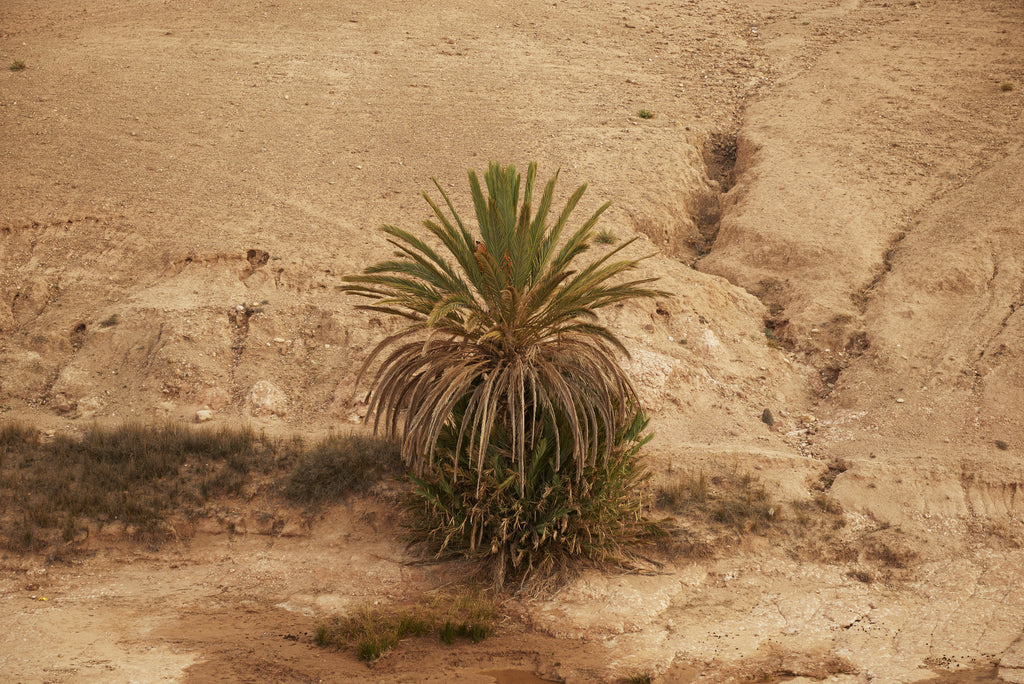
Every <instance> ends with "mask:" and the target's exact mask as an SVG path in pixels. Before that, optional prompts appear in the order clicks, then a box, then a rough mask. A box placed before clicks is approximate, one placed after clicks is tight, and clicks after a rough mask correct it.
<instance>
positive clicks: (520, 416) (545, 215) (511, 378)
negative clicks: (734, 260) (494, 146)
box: [341, 163, 667, 489]
mask: <svg viewBox="0 0 1024 684" xmlns="http://www.w3.org/2000/svg"><path fill="white" fill-rule="evenodd" d="M536 175H537V168H536V165H535V164H530V166H529V169H528V171H527V174H526V179H525V183H523V182H522V178H521V176H520V174H519V173H518V172H517V171H516V168H515V167H514V166H511V165H510V166H504V167H503V166H500V165H499V164H496V163H492V164H491V165H490V166H489V168H488V171H487V173H486V174H484V184H483V185H481V183H480V179H479V178H478V177H477V175H476V173H474V172H473V171H470V172H469V186H470V193H471V196H472V200H473V209H474V213H475V217H476V221H477V230H478V232H477V233H476V234H473V233H472V232H471V231H470V230H469V229H468V228H467V226H466V225H465V224H464V222H463V221H462V219H461V217H460V216H459V214H458V212H457V211H456V209H455V206H454V204H453V202H452V201H451V198H450V197H449V196H448V195H447V193H445V191H444V190H443V189H442V187H441V185H440V183H438V182H437V180H436V179H435V180H434V185H435V186H436V188H437V189H438V191H440V193H441V197H442V199H443V203H442V204H438V203H436V202H434V201H433V200H432V199H431V198H430V197H429V196H428V195H427V194H426V193H424V194H423V197H424V198H425V199H426V201H427V203H428V204H429V206H430V208H431V210H432V212H433V217H432V219H430V220H427V221H424V224H423V225H424V227H425V228H426V229H427V231H428V232H429V233H430V234H431V235H432V236H433V237H434V238H436V239H437V241H438V242H439V243H440V246H441V247H442V248H443V249H441V250H438V249H435V248H434V247H432V246H431V245H430V244H428V243H427V242H426V241H424V240H423V239H421V238H419V237H416V236H415V235H413V234H412V233H411V232H409V231H405V230H402V229H400V228H397V227H395V226H383V227H382V230H383V231H384V232H385V233H386V234H387V235H388V236H389V242H390V243H391V244H392V245H393V246H394V248H395V249H396V253H395V255H394V256H393V258H391V259H388V260H385V261H382V262H380V263H378V264H375V265H373V266H370V267H369V268H367V269H366V270H365V271H364V272H363V273H362V274H360V275H352V276H347V277H345V278H344V281H345V283H346V284H345V285H343V286H342V288H341V289H342V290H343V291H345V292H347V293H348V294H352V295H358V296H362V297H367V298H370V299H371V300H373V301H372V303H369V304H365V305H361V306H359V307H358V308H361V309H367V310H371V311H376V312H381V313H386V314H389V315H394V316H399V317H402V318H405V319H406V320H407V321H408V322H407V327H406V328H404V329H403V330H401V331H399V332H398V333H396V334H394V335H391V336H389V337H387V338H385V339H384V340H383V341H382V342H381V343H380V344H378V345H377V347H376V348H375V349H374V350H373V351H372V352H371V354H370V356H369V358H368V359H367V360H366V363H365V364H364V366H363V371H362V372H363V373H365V372H366V371H367V370H368V369H369V368H370V367H371V366H372V365H373V364H375V363H376V362H377V359H378V358H380V361H379V365H377V366H376V370H375V372H374V375H373V379H372V381H371V386H370V393H369V398H368V401H369V411H370V414H371V415H372V416H373V421H374V425H375V428H377V429H383V430H384V431H385V432H386V433H388V434H389V435H392V436H395V437H400V439H401V445H402V453H403V456H404V457H405V459H406V462H407V463H408V464H409V465H410V466H411V467H412V468H413V470H414V471H415V472H416V473H417V474H422V473H423V472H424V470H425V469H426V468H428V467H432V466H433V465H434V461H435V457H436V454H437V448H436V446H437V444H438V441H439V439H440V438H441V435H442V432H443V431H445V430H449V431H451V434H453V435H455V436H456V437H457V439H456V444H455V448H454V452H452V453H450V454H448V456H449V457H451V458H453V459H454V460H455V461H458V459H459V458H460V457H462V455H463V454H466V455H468V456H469V457H470V460H471V462H474V463H475V464H476V469H477V474H478V477H479V476H480V474H481V473H482V472H483V469H484V468H485V465H486V461H487V458H488V456H487V455H488V450H489V449H491V448H492V447H493V446H494V445H493V439H494V436H495V435H496V434H499V433H500V434H502V435H505V436H506V441H507V442H508V444H507V447H506V451H507V454H506V456H507V458H508V459H509V461H510V465H511V466H512V467H513V469H514V471H515V472H517V473H518V476H517V477H518V480H519V487H520V489H522V488H523V486H524V482H523V481H524V479H525V478H526V477H527V475H528V472H530V469H531V468H532V458H531V455H532V454H535V453H548V452H550V449H548V448H546V447H545V448H543V449H539V451H538V447H539V446H540V443H539V442H538V440H549V439H550V440H553V441H555V442H558V444H557V448H555V449H554V452H555V459H556V464H555V469H556V470H557V469H558V468H560V467H561V464H562V462H563V461H565V460H569V461H571V462H572V464H573V466H574V472H575V473H576V476H577V477H579V476H580V474H581V473H582V472H583V471H584V466H588V465H590V466H592V465H594V464H596V463H598V462H600V461H601V460H602V459H603V458H606V457H607V454H608V451H609V449H610V448H611V445H612V444H615V443H616V441H615V434H616V432H617V431H619V430H621V429H622V427H623V426H626V425H630V424H632V423H633V422H634V417H635V413H636V410H637V409H636V408H635V407H637V406H638V402H637V396H636V391H635V390H634V388H633V386H632V384H631V383H630V381H629V378H628V377H627V376H626V375H625V373H624V372H623V371H622V369H621V368H620V366H619V365H618V362H617V360H616V355H617V354H619V353H625V352H626V350H625V348H624V346H623V345H622V343H621V342H620V341H619V340H618V338H617V337H616V336H615V335H614V334H613V333H612V332H611V331H609V330H608V329H607V328H606V327H604V326H603V325H601V324H600V323H599V322H598V320H597V315H596V312H597V311H598V310H599V309H601V308H603V307H606V306H610V305H613V304H618V303H621V302H625V301H629V300H632V299H646V298H652V297H661V296H667V293H665V292H662V291H660V290H657V289H654V288H653V287H651V284H652V282H653V279H650V278H640V279H634V280H628V275H629V273H631V272H632V271H634V270H635V269H636V267H637V265H638V263H639V260H638V259H628V258H623V257H622V256H621V253H622V250H623V249H625V248H626V246H628V245H629V244H630V242H625V243H623V244H621V245H619V246H617V247H616V248H615V249H613V250H610V251H608V252H606V253H605V254H603V255H602V256H601V257H599V258H597V259H594V260H592V261H591V262H589V263H586V264H583V265H580V266H578V267H577V266H574V264H575V263H576V261H577V259H578V258H579V257H580V256H581V255H583V254H584V253H585V252H586V251H587V250H588V249H589V246H590V242H591V239H592V238H593V236H594V226H595V225H596V224H597V222H598V219H599V218H600V217H601V215H602V214H603V213H604V211H605V210H606V209H607V208H608V205H607V204H605V205H602V206H601V207H599V208H598V209H597V210H596V211H595V212H594V213H593V214H592V215H591V216H590V217H589V218H588V219H587V220H586V221H584V222H583V223H582V224H581V225H580V226H579V227H578V228H576V229H575V230H571V231H569V230H567V226H568V225H569V223H570V220H571V217H572V213H573V211H574V209H575V208H576V206H577V205H578V204H579V202H580V200H581V199H582V197H583V194H584V192H585V191H586V186H585V185H583V186H580V187H579V188H578V189H577V190H576V191H575V192H574V193H573V194H572V195H571V196H570V197H569V199H568V201H567V202H566V204H565V206H564V207H563V208H562V210H561V211H560V212H559V213H558V214H557V216H554V217H553V214H552V205H553V204H554V197H555V186H556V181H557V174H555V176H554V177H552V178H551V179H550V180H548V182H547V183H546V184H545V185H544V189H543V191H542V193H541V196H540V200H539V202H538V203H537V206H536V211H534V199H535V197H534V193H535V185H536ZM521 191H522V192H521ZM446 210H447V211H446ZM552 218H553V223H552V222H551V221H552ZM381 355H383V356H381ZM361 377H362V373H361ZM545 426H546V427H545Z"/></svg>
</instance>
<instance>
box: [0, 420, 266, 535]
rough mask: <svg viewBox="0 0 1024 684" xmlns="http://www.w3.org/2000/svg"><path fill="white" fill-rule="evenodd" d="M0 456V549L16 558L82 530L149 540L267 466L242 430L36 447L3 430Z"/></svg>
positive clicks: (107, 432) (85, 439)
mask: <svg viewBox="0 0 1024 684" xmlns="http://www.w3.org/2000/svg"><path fill="white" fill-rule="evenodd" d="M0 451H2V453H3V459H2V461H0V511H2V513H0V547H4V548H7V549H9V550H12V551H20V552H25V551H42V550H45V549H51V550H52V549H54V548H60V547H63V546H66V545H68V544H69V543H71V542H72V541H73V540H75V539H76V538H78V537H80V536H81V535H82V534H83V533H84V531H85V528H86V525H87V523H88V522H90V521H93V522H98V523H107V522H114V521H118V522H121V523H123V524H124V525H125V527H126V530H131V531H132V532H133V533H134V535H135V536H136V537H137V538H139V539H142V540H153V541H156V540H159V539H161V538H163V537H164V536H165V529H166V525H165V524H164V523H165V521H166V520H167V519H168V518H169V516H170V515H171V514H172V513H175V512H182V511H189V510H194V509H196V508H197V507H199V506H201V505H202V504H204V503H205V502H206V501H207V500H209V499H210V498H211V497H215V496H225V495H233V494H238V493H239V492H240V491H241V489H242V487H243V486H244V484H245V483H246V482H247V481H248V479H249V478H248V475H249V473H250V471H253V470H264V471H266V470H267V469H268V468H269V467H270V465H271V463H272V462H273V460H274V457H273V456H272V454H271V451H272V445H270V444H267V443H262V442H260V441H259V440H257V438H256V436H255V434H254V433H253V432H252V431H251V430H247V429H235V430H228V429H220V430H197V429H193V428H191V427H189V426H184V425H176V424H170V423H169V424H166V425H162V426H159V427H151V426H144V425H141V424H133V423H129V424H125V425H122V426H120V427H117V428H112V429H109V428H99V427H93V428H91V429H90V430H89V431H87V432H86V433H85V434H84V435H83V436H82V437H81V438H74V437H69V436H65V435H59V436H57V437H56V438H54V439H53V440H52V441H49V442H46V443H44V442H42V441H40V440H39V438H38V435H37V434H34V431H30V430H28V429H27V428H24V427H23V426H19V425H17V424H10V423H7V424H4V425H3V426H2V427H0Z"/></svg>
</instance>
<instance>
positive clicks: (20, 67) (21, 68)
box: [8, 59, 28, 71]
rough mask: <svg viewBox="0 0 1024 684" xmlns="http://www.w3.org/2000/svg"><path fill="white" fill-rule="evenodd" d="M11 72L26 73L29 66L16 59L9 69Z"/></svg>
mask: <svg viewBox="0 0 1024 684" xmlns="http://www.w3.org/2000/svg"><path fill="white" fill-rule="evenodd" d="M8 68H9V69H10V70H11V71H24V70H25V69H27V68H28V65H27V64H25V62H23V61H21V60H20V59H16V60H14V61H13V62H11V66H9V67H8Z"/></svg>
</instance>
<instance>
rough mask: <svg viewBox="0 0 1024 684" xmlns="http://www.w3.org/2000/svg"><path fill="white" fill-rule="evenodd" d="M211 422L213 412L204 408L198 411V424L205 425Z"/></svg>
mask: <svg viewBox="0 0 1024 684" xmlns="http://www.w3.org/2000/svg"><path fill="white" fill-rule="evenodd" d="M210 420H213V411H211V410H210V409H208V408H203V409H199V410H198V411H196V422H197V423H205V422H207V421H210Z"/></svg>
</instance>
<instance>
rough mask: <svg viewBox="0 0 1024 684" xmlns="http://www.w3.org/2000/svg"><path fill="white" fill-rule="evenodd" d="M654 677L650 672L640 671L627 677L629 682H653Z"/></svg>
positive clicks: (631, 683)
mask: <svg viewBox="0 0 1024 684" xmlns="http://www.w3.org/2000/svg"><path fill="white" fill-rule="evenodd" d="M653 681H654V679H653V678H652V677H651V675H650V673H648V672H638V673H636V674H632V675H630V676H628V677H626V682H627V684H651V682H653Z"/></svg>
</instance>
